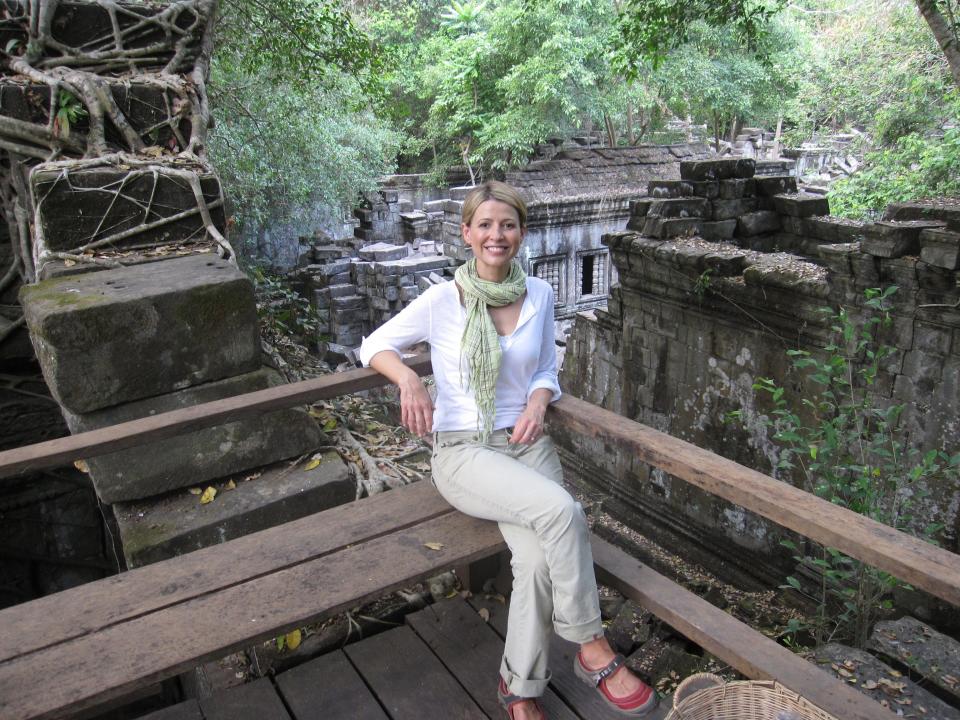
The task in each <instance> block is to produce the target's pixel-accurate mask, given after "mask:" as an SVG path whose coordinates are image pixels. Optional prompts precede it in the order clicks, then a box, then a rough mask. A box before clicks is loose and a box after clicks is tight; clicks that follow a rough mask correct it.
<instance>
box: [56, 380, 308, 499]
mask: <svg viewBox="0 0 960 720" xmlns="http://www.w3.org/2000/svg"><path fill="white" fill-rule="evenodd" d="M282 384H283V380H282V379H281V377H280V375H279V374H278V373H277V372H276V371H274V370H271V369H269V368H262V369H260V370H256V371H254V372H250V373H246V374H244V375H238V376H236V377H231V378H227V379H226V380H218V381H216V382H212V383H205V384H203V385H196V386H194V387H190V388H187V389H186V390H180V391H179V392H173V393H169V394H166V395H159V396H157V397H150V398H146V399H144V400H137V401H135V402H131V403H125V404H123V405H116V406H114V407H108V408H104V409H102V410H97V411H94V412H90V413H82V414H80V413H78V414H74V413H71V412H69V411H64V418H65V419H66V421H67V426H68V427H69V428H70V431H71V432H73V433H79V432H86V431H88V430H96V429H99V428H102V427H108V426H110V425H115V424H117V423H121V422H127V421H129V420H136V419H139V418H142V417H147V416H149V415H157V414H160V413H164V412H169V411H171V410H180V409H182V408H187V407H192V406H194V405H199V404H201V403H205V402H212V401H214V400H222V399H223V398H227V397H232V396H234V395H241V394H244V393H249V392H255V391H257V390H265V389H267V388H269V387H274V386H277V385H282ZM320 440H321V434H320V431H319V430H318V429H317V424H316V423H315V422H314V421H313V419H312V418H311V417H310V416H309V415H307V413H306V412H304V411H303V410H299V409H288V410H277V411H275V412H271V413H267V414H265V415H261V416H253V417H249V418H246V419H243V420H237V421H235V422H231V423H227V424H225V425H217V426H215V427H210V428H203V429H201V430H195V431H193V432H190V433H188V434H185V435H178V436H177V437H172V438H168V439H166V440H160V441H157V442H154V443H150V444H149V445H142V446H139V447H135V448H131V449H129V450H121V451H119V452H114V453H109V454H107V455H100V456H99V457H94V458H90V459H89V460H88V461H87V464H88V465H89V466H90V477H91V479H92V480H93V485H94V488H95V489H96V491H97V495H98V496H99V497H100V499H101V500H102V501H103V502H106V503H113V502H118V501H121V500H136V499H139V498H145V497H151V496H153V495H159V494H160V493H163V492H166V491H168V490H175V489H176V488H181V487H187V486H188V485H199V484H200V483H205V482H208V481H209V480H213V479H214V478H219V477H224V476H226V475H232V474H233V473H237V472H241V471H243V470H246V469H248V468H252V467H257V466H259V465H266V464H268V463H272V462H276V461H278V460H283V459H285V458H289V457H293V456H296V455H302V454H303V453H305V452H309V451H310V450H313V449H314V448H315V447H317V446H318V445H319V444H320Z"/></svg>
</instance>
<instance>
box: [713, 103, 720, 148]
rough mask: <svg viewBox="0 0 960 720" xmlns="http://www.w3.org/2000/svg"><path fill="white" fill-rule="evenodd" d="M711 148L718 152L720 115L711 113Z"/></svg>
mask: <svg viewBox="0 0 960 720" xmlns="http://www.w3.org/2000/svg"><path fill="white" fill-rule="evenodd" d="M713 150H714V152H720V115H718V114H717V113H714V114H713Z"/></svg>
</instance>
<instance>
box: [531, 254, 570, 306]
mask: <svg viewBox="0 0 960 720" xmlns="http://www.w3.org/2000/svg"><path fill="white" fill-rule="evenodd" d="M532 265H533V274H534V276H535V277H538V278H540V279H541V280H546V281H547V282H548V283H550V287H552V288H553V294H554V295H555V296H556V304H557V305H563V304H564V303H565V302H566V299H567V298H566V288H565V287H564V286H565V284H566V283H565V282H564V279H565V278H566V275H567V259H566V257H564V256H563V255H553V256H550V257H541V258H535V259H534V260H533V261H532Z"/></svg>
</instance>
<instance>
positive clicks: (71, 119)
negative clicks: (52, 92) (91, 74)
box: [53, 90, 87, 138]
mask: <svg viewBox="0 0 960 720" xmlns="http://www.w3.org/2000/svg"><path fill="white" fill-rule="evenodd" d="M86 116H87V108H86V107H85V106H84V104H83V103H82V102H80V100H79V99H78V98H76V97H74V96H73V95H72V94H70V93H69V92H68V91H66V90H61V91H60V92H59V93H58V94H57V114H56V117H55V118H54V123H53V127H54V131H55V132H56V133H57V134H58V135H60V136H61V137H64V138H67V137H70V128H71V127H72V126H73V125H74V124H76V122H77V121H78V120H80V119H82V118H84V117H86Z"/></svg>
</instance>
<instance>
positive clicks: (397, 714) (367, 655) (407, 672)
mask: <svg viewBox="0 0 960 720" xmlns="http://www.w3.org/2000/svg"><path fill="white" fill-rule="evenodd" d="M471 603H473V604H472V605H471V604H470V603H468V602H466V601H464V600H462V599H460V598H454V599H452V600H444V601H442V602H440V603H436V604H434V605H431V606H429V607H427V608H426V609H424V610H421V611H419V612H417V613H414V614H412V615H409V616H407V621H406V624H405V625H404V626H402V627H397V628H394V629H392V630H388V631H386V632H383V633H380V634H378V635H374V636H373V637H370V638H367V639H365V640H361V641H360V642H357V643H353V644H351V645H347V646H346V647H345V648H344V649H343V650H338V651H336V652H333V653H329V654H327V655H323V656H321V657H319V658H316V659H315V660H311V661H310V662H307V663H304V664H303V665H300V666H298V667H295V668H293V669H292V670H288V671H287V672H284V673H282V674H280V675H278V676H277V677H276V678H273V679H270V678H262V679H260V680H256V681H254V682H252V683H248V684H246V685H242V686H239V687H235V688H231V689H229V690H224V691H222V692H220V693H218V694H215V695H213V696H212V697H210V698H206V699H204V700H200V701H197V700H189V701H187V702H184V703H180V704H179V705H176V706H173V707H170V708H166V709H164V710H159V711H157V712H154V713H151V714H150V715H147V716H146V717H145V718H143V720H433V719H434V718H436V719H439V718H443V719H444V720H486V718H494V719H500V718H505V717H506V714H505V713H504V712H503V710H502V709H501V708H500V705H499V704H498V702H497V693H496V683H497V671H498V669H499V667H500V655H501V653H502V651H503V637H502V633H503V631H504V629H505V625H506V617H507V609H506V608H505V607H504V606H503V605H502V604H500V603H498V602H496V601H484V600H482V599H477V600H471ZM479 607H485V608H487V609H488V610H489V612H490V621H489V623H487V622H484V620H483V619H482V618H481V617H480V615H479V614H478V613H477V609H478V608H479ZM574 652H576V646H575V645H573V644H572V643H568V642H565V641H564V640H561V639H560V638H558V637H554V643H553V646H552V648H551V661H550V665H551V668H552V672H553V680H552V681H551V683H550V688H549V689H548V691H547V693H546V694H545V695H544V698H543V705H544V709H545V710H546V713H547V717H549V718H550V719H551V720H608V719H609V720H613V719H614V718H619V717H622V716H619V715H617V714H616V713H613V712H611V711H610V710H609V709H608V708H607V707H606V706H605V705H604V704H603V703H602V702H601V701H600V699H599V697H598V696H597V694H596V692H595V691H594V690H593V689H591V688H590V687H588V686H587V685H585V684H584V683H583V682H582V681H581V680H579V679H578V678H576V677H575V676H574V674H573V654H574ZM666 706H667V703H663V704H662V706H661V707H660V708H658V710H657V711H656V712H654V713H653V714H652V715H651V716H650V717H651V718H654V719H655V720H659V719H661V718H663V717H665V716H666V714H667V709H668V708H667V707H666Z"/></svg>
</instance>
